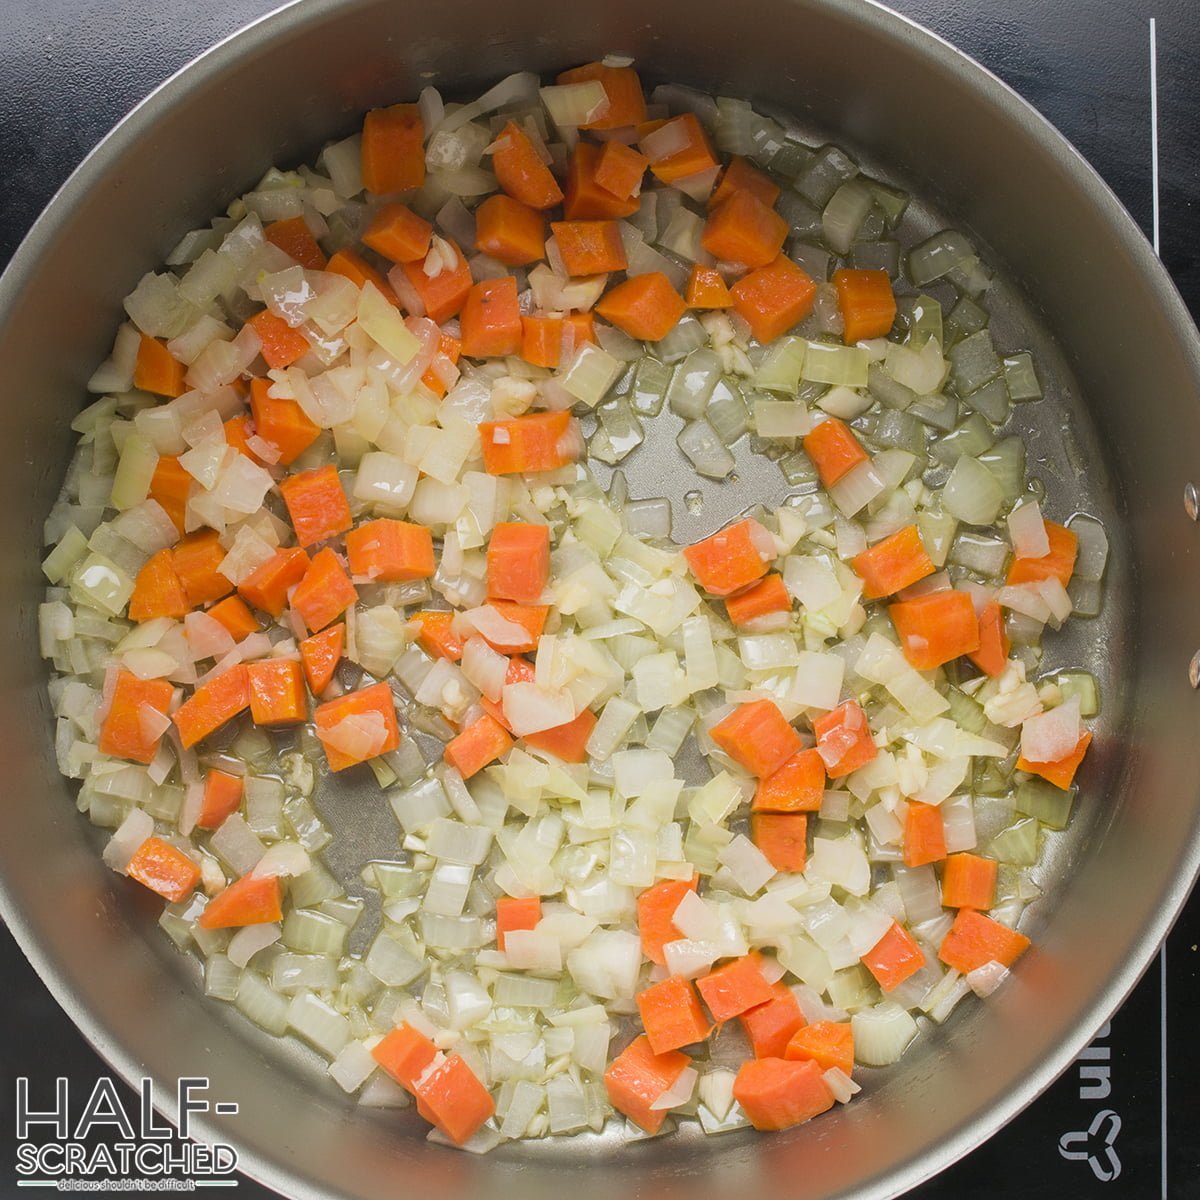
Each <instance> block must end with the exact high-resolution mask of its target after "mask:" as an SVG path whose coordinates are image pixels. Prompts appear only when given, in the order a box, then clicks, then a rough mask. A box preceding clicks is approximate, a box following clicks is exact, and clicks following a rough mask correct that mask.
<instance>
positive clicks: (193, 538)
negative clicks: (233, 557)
mask: <svg viewBox="0 0 1200 1200" xmlns="http://www.w3.org/2000/svg"><path fill="white" fill-rule="evenodd" d="M224 559H225V548H224V547H223V546H222V545H221V541H220V536H219V535H218V533H217V531H216V530H215V529H204V530H201V531H200V532H199V533H189V534H188V535H187V537H185V538H181V539H180V540H179V541H178V542H176V544H175V547H174V549H173V550H172V551H171V566H172V567H173V568H174V569H175V574H176V575H177V576H178V577H179V582H180V583H182V584H183V590H184V592H185V593H186V594H187V600H188V604H189V605H190V606H191V607H192V608H198V607H199V606H200V605H201V604H207V603H208V602H209V601H210V600H220V599H221V598H222V597H223V596H227V595H229V593H230V592H232V591H233V584H232V583H231V582H230V581H229V579H228V578H226V576H224V575H222V574H221V572H220V569H219V568H220V565H221V563H222V562H223V561H224Z"/></svg>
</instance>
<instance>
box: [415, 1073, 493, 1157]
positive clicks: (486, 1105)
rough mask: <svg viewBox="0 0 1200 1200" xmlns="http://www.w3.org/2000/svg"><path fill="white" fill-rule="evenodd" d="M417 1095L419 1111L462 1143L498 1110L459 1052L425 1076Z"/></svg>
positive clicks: (454, 1139)
mask: <svg viewBox="0 0 1200 1200" xmlns="http://www.w3.org/2000/svg"><path fill="white" fill-rule="evenodd" d="M414 1094H415V1095H416V1097H417V1112H418V1113H420V1114H421V1116H423V1117H424V1118H425V1120H427V1121H428V1122H430V1124H432V1125H436V1126H437V1127H438V1128H439V1129H440V1130H441V1131H442V1132H443V1133H444V1134H445V1135H446V1136H447V1137H448V1138H449V1139H450V1140H451V1141H452V1142H455V1143H457V1144H458V1145H460V1146H461V1145H462V1144H463V1142H466V1141H469V1140H470V1139H471V1137H472V1136H473V1135H474V1134H475V1133H477V1132H478V1131H479V1127H480V1126H481V1125H482V1124H483V1123H484V1122H485V1121H486V1120H487V1119H488V1118H489V1117H490V1116H491V1115H492V1114H493V1113H494V1112H495V1111H496V1105H495V1103H494V1102H493V1100H492V1097H491V1096H490V1095H489V1093H488V1090H487V1088H485V1087H484V1086H483V1084H482V1083H480V1082H479V1077H478V1076H477V1075H476V1074H475V1072H474V1071H472V1070H471V1068H470V1067H469V1066H467V1061H466V1059H465V1058H463V1057H461V1056H460V1055H458V1054H451V1055H450V1056H449V1057H448V1058H447V1059H446V1061H445V1062H443V1063H441V1064H439V1065H438V1066H436V1067H434V1068H433V1070H432V1071H430V1072H429V1073H428V1074H427V1075H424V1076H423V1077H422V1078H421V1080H420V1081H419V1082H418V1083H417V1085H416V1090H415V1092H414Z"/></svg>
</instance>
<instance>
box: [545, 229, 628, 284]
mask: <svg viewBox="0 0 1200 1200" xmlns="http://www.w3.org/2000/svg"><path fill="white" fill-rule="evenodd" d="M550 228H551V229H552V230H553V231H554V240H555V241H556V242H557V243H558V253H559V255H560V257H561V258H562V261H563V266H564V267H566V269H567V274H568V275H603V274H605V273H606V272H608V271H623V270H625V268H626V266H627V265H628V263H627V261H626V259H625V245H624V243H623V242H622V241H621V231H620V229H619V228H618V227H617V223H616V221H551V222H550Z"/></svg>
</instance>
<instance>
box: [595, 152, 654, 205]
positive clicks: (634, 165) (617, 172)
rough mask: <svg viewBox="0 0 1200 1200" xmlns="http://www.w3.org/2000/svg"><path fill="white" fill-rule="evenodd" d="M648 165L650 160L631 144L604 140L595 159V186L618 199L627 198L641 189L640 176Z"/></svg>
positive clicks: (644, 172) (635, 194)
mask: <svg viewBox="0 0 1200 1200" xmlns="http://www.w3.org/2000/svg"><path fill="white" fill-rule="evenodd" d="M649 165H650V160H649V159H648V158H647V157H646V156H645V155H644V154H639V153H638V152H637V151H636V150H635V149H634V148H633V147H632V146H626V145H624V144H622V143H621V142H616V141H612V142H605V143H604V145H603V146H602V147H601V148H600V157H599V158H598V159H597V160H596V186H597V187H601V188H603V189H604V190H605V191H606V192H611V193H612V195H614V196H616V198H617V199H618V200H629V199H631V198H632V197H634V196H637V195H638V193H639V192H640V191H641V190H642V177H643V176H644V175H645V174H646V168H647V167H648V166H649Z"/></svg>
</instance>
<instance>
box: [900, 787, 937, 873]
mask: <svg viewBox="0 0 1200 1200" xmlns="http://www.w3.org/2000/svg"><path fill="white" fill-rule="evenodd" d="M945 857H946V826H945V822H944V821H943V820H942V812H941V809H939V808H938V807H937V806H936V805H934V804H921V803H919V802H918V801H916V800H914V801H912V802H911V803H910V804H909V806H908V812H907V813H906V814H905V817H904V865H905V866H906V867H923V866H924V865H925V864H926V863H932V862H941V861H942V859H944V858H945Z"/></svg>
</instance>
